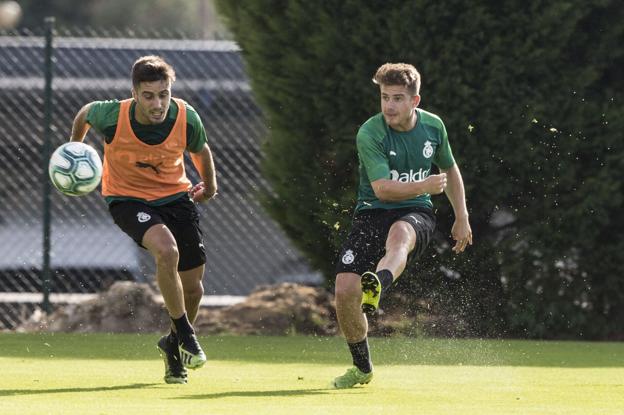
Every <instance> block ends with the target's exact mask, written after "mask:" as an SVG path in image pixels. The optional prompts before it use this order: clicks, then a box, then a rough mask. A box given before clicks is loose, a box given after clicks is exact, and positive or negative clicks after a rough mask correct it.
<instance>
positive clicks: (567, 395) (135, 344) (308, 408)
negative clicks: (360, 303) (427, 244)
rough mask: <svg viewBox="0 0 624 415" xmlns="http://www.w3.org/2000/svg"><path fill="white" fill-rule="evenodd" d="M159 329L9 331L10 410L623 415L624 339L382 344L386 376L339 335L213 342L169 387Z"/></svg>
mask: <svg viewBox="0 0 624 415" xmlns="http://www.w3.org/2000/svg"><path fill="white" fill-rule="evenodd" d="M157 339H158V336H157V335H106V334H89V335H83V334H74V335H67V334H44V335H26V334H10V333H5V334H0V371H1V374H0V413H2V414H7V415H9V414H11V415H12V414H19V415H26V414H37V415H41V414H63V415H78V414H80V415H84V414H88V415H92V414H115V415H157V414H175V415H186V414H197V415H203V414H211V415H213V414H226V415H239V414H253V415H262V414H270V415H308V414H319V415H320V414H322V415H327V414H341V415H342V414H357V415H367V414H375V415H376V414H392V415H403V414H410V415H411V414H426V415H436V414H444V415H449V414H459V415H470V414H475V415H486V414H493V415H494V414H495V415H504V414H518V415H529V414H536V415H537V414H539V415H546V414H565V415H574V414H578V415H589V414H600V415H609V414H618V415H621V414H624V343H587V342H529V341H506V340H498V341H486V340H435V339H429V340H423V339H406V338H392V339H371V340H370V343H371V347H372V353H373V359H374V362H375V365H376V366H375V378H374V379H373V381H372V383H371V384H369V385H367V386H365V387H358V388H354V389H351V390H340V391H337V390H332V389H329V388H328V385H329V383H330V381H331V379H333V377H335V376H336V375H340V374H342V373H343V372H344V370H345V369H346V368H347V367H348V366H349V363H350V356H349V354H348V351H347V348H346V345H345V344H344V341H343V340H342V339H340V338H318V337H205V338H202V339H201V341H202V344H203V345H204V349H205V350H206V352H207V355H208V358H209V362H208V363H207V365H206V366H204V368H202V369H199V370H197V371H190V373H189V384H187V385H166V384H164V383H163V382H162V380H161V379H162V375H163V366H162V361H161V360H160V358H159V356H158V353H157V351H156V346H155V342H156V341H157Z"/></svg>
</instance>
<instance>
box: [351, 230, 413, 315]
mask: <svg viewBox="0 0 624 415" xmlns="http://www.w3.org/2000/svg"><path fill="white" fill-rule="evenodd" d="M415 245H416V231H414V228H413V227H412V226H411V225H410V224H409V223H407V222H404V221H399V222H395V223H394V224H392V226H391V227H390V231H389V232H388V237H387V238H386V254H385V255H384V256H383V258H381V260H380V261H379V263H378V264H377V269H376V271H375V272H370V271H369V272H365V273H364V274H362V311H364V312H365V313H369V314H372V313H374V312H375V311H376V310H377V308H378V307H379V300H380V298H381V291H382V290H383V289H387V288H388V287H390V286H391V285H392V282H393V281H394V280H395V279H397V278H398V277H399V276H400V275H401V273H403V271H404V270H405V265H406V264H407V257H408V255H409V253H410V252H411V251H412V250H413V249H414V247H415Z"/></svg>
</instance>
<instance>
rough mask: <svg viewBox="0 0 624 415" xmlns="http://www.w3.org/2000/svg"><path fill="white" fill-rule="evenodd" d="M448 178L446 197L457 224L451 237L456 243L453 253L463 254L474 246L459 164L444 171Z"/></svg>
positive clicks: (454, 224)
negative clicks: (468, 247)
mask: <svg viewBox="0 0 624 415" xmlns="http://www.w3.org/2000/svg"><path fill="white" fill-rule="evenodd" d="M442 171H443V172H444V173H446V176H447V185H446V189H445V192H446V197H448V199H449V202H451V205H452V206H453V212H454V213H455V222H454V223H453V228H452V229H451V236H452V237H453V239H454V240H455V241H456V242H455V246H454V247H453V251H455V253H457V254H458V253H460V252H463V251H464V250H465V249H466V247H467V246H468V245H472V229H471V228H470V222H469V221H468V208H467V207H466V195H465V191H464V181H463V179H462V176H461V172H460V171H459V167H457V164H454V165H453V166H452V167H450V168H449V169H446V170H442Z"/></svg>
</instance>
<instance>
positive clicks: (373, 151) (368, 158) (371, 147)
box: [357, 130, 390, 183]
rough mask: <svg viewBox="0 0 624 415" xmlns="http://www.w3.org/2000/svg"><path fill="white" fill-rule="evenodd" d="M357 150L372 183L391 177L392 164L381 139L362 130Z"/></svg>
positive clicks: (358, 138) (358, 137) (359, 133)
mask: <svg viewBox="0 0 624 415" xmlns="http://www.w3.org/2000/svg"><path fill="white" fill-rule="evenodd" d="M357 150H358V156H359V158H360V163H362V165H363V166H364V169H365V170H366V175H367V176H368V180H369V181H370V182H371V183H372V182H374V181H375V180H379V179H387V178H389V177H390V166H389V164H388V158H387V157H386V154H385V152H384V150H383V146H382V143H381V141H379V140H375V139H373V138H372V137H371V136H369V135H368V134H366V133H364V132H362V131H361V130H360V131H359V132H358V134H357Z"/></svg>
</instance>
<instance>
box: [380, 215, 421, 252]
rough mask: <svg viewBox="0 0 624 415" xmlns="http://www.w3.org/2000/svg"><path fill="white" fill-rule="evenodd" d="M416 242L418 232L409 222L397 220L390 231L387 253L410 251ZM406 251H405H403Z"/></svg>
mask: <svg viewBox="0 0 624 415" xmlns="http://www.w3.org/2000/svg"><path fill="white" fill-rule="evenodd" d="M415 244H416V232H415V231H414V229H413V228H412V227H411V225H410V224H408V223H407V222H403V221H400V222H395V223H394V224H393V225H392V227H391V228H390V232H388V240H387V241H386V253H387V252H388V251H390V252H396V253H405V254H407V253H409V251H411V250H412V249H414V246H415ZM403 251H404V252H403Z"/></svg>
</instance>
